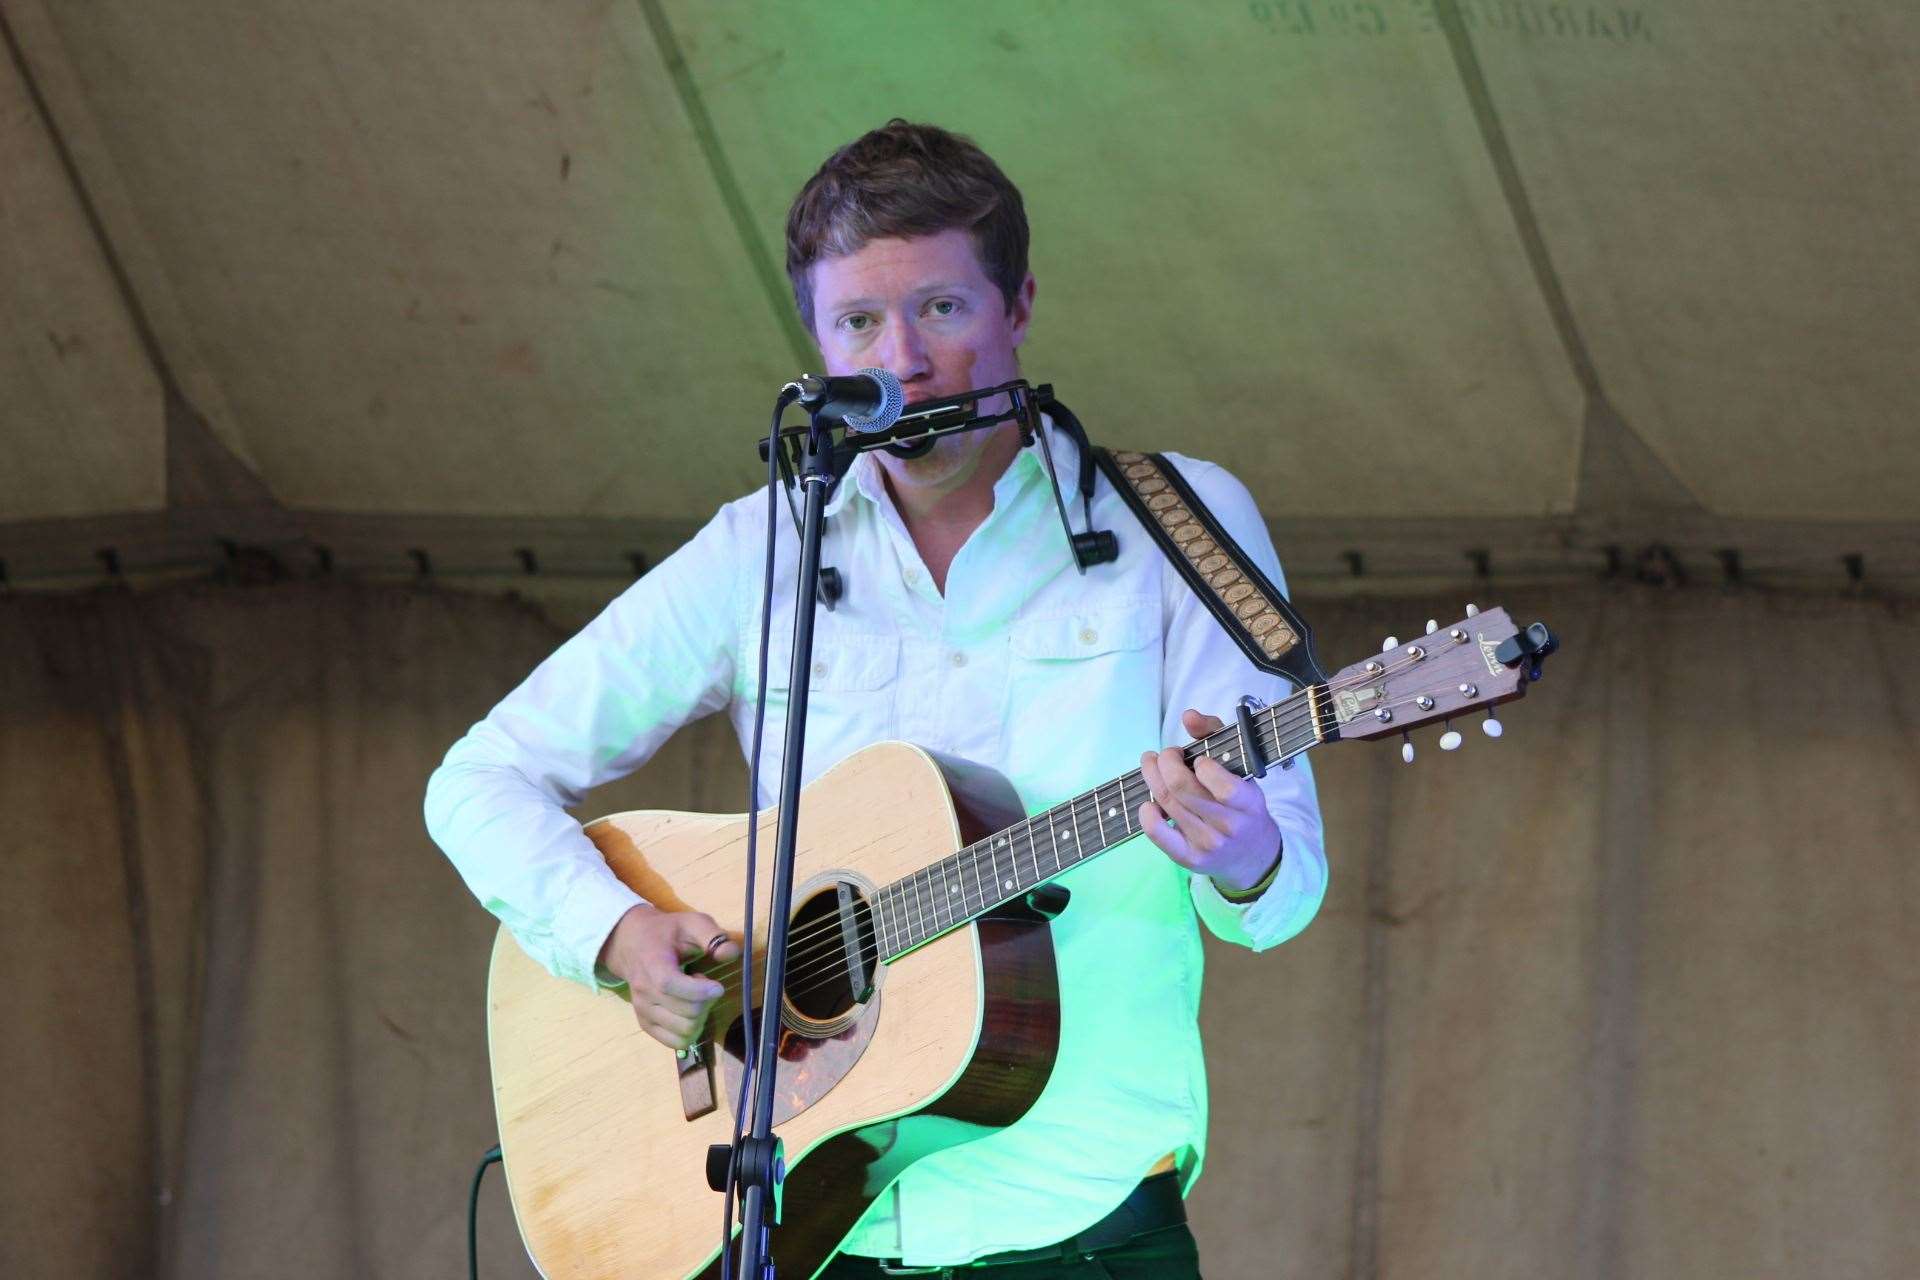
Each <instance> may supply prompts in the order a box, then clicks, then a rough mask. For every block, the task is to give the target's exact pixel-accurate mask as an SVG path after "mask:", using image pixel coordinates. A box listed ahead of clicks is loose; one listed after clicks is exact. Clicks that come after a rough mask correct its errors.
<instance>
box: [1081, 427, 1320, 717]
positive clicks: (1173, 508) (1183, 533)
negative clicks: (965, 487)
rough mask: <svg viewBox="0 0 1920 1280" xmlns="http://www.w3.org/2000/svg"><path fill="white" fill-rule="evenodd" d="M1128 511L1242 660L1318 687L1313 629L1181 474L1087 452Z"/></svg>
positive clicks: (1145, 458) (1162, 465)
mask: <svg viewBox="0 0 1920 1280" xmlns="http://www.w3.org/2000/svg"><path fill="white" fill-rule="evenodd" d="M1093 456H1094V461H1095V464H1096V465H1097V466H1098V467H1099V468H1100V470H1101V471H1102V472H1103V473H1104V474H1105V475H1106V477H1107V479H1108V480H1109V481H1110V482H1111V483H1112V484H1113V487H1114V489H1115V490H1117V491H1118V492H1119V494H1120V496H1121V497H1122V498H1124V499H1126V502H1127V505H1128V506H1129V507H1131V508H1132V509H1133V513H1134V515H1136V516H1138V517H1139V518H1140V523H1141V524H1143V525H1145V526H1146V528H1147V532H1148V533H1150V534H1152V535H1153V540H1154V542H1155V543H1157V544H1158V545H1159V547H1160V550H1161V551H1163V552H1165V553H1166V557H1167V559H1168V560H1170V561H1171V562H1172V563H1173V567H1174V568H1176V569H1178V570H1179V571H1180V576H1181V577H1183V578H1185V579H1186V580H1187V585H1188V586H1190V587H1192V588H1193V591H1194V594H1195V595H1197V596H1199V597H1200V600H1201V602H1202V603H1203V604H1205V605H1206V606H1207V608H1208V609H1209V610H1210V611H1211V612H1212V613H1213V616H1214V618H1215V619H1217V620H1218V621H1219V623H1220V625H1221V627H1222V628H1223V629H1225V631H1226V633H1227V634H1228V635H1229V636H1232V637H1233V641H1234V643H1235V644H1237V645H1239V646H1240V650H1241V652H1243V653H1245V654H1246V655H1247V659H1248V660H1249V661H1250V662H1252V663H1253V665H1254V666H1256V667H1258V668H1260V670H1262V671H1266V672H1269V673H1271V674H1273V675H1277V676H1284V677H1286V678H1287V679H1288V680H1290V681H1292V682H1293V683H1294V685H1295V686H1296V687H1302V688H1304V687H1305V686H1307V685H1309V684H1324V683H1325V682H1326V679H1327V675H1326V672H1325V671H1323V670H1322V669H1321V667H1320V663H1319V660H1318V659H1317V658H1315V657H1314V654H1313V630H1312V628H1310V627H1309V626H1308V625H1307V622H1306V619H1304V618H1302V617H1301V616H1300V614H1299V612H1298V611H1297V610H1295V609H1294V607H1293V605H1292V604H1291V603H1290V602H1289V601H1288V600H1287V598H1286V597H1285V596H1284V595H1282V594H1280V592H1279V590H1278V589H1277V588H1275V587H1274V585H1273V583H1272V582H1271V581H1269V580H1268V578H1267V575H1266V574H1264V573H1262V572H1261V571H1260V567H1259V566H1258V565H1256V564H1254V563H1253V562H1252V561H1251V560H1249V559H1248V558H1247V554H1246V552H1244V551H1242V550H1241V549H1240V544H1239V543H1237V542H1235V541H1234V540H1233V536H1232V535H1231V534H1229V533H1228V532H1227V531H1226V530H1225V529H1223V528H1221V527H1220V522H1219V521H1218V520H1216V519H1215V518H1214V516H1213V513H1212V512H1211V511H1209V510H1207V506H1206V504H1205V503H1204V502H1202V501H1200V497H1199V495H1198V494H1196V493H1194V491H1193V490H1192V489H1191V488H1190V487H1189V486H1188V485H1187V482H1186V480H1185V479H1184V478H1183V477H1182V476H1181V474H1180V472H1179V471H1178V470H1177V469H1176V468H1175V467H1174V465H1173V464H1172V463H1171V462H1169V461H1167V459H1166V458H1165V457H1163V456H1161V455H1160V454H1157V453H1131V452H1120V453H1115V452H1111V451H1109V450H1106V449H1095V450H1093Z"/></svg>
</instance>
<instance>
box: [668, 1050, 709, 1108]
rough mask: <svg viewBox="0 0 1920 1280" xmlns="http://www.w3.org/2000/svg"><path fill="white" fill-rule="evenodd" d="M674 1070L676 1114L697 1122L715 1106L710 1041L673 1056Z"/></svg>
mask: <svg viewBox="0 0 1920 1280" xmlns="http://www.w3.org/2000/svg"><path fill="white" fill-rule="evenodd" d="M673 1065H674V1070H675V1071H677V1072H678V1073H679V1076H680V1110H681V1111H682V1112H683V1113H684V1114H685V1115H686V1118H687V1119H689V1120H698V1119H699V1118H700V1117H701V1116H703V1115H706V1114H707V1113H708V1112H709V1111H712V1110H713V1109H714V1107H715V1106H717V1105H718V1103H717V1102H716V1101H715V1098H714V1092H713V1041H711V1040H700V1041H696V1042H695V1043H694V1044H692V1045H690V1046H688V1047H687V1048H685V1049H682V1050H680V1051H679V1052H678V1053H676V1054H674V1056H673Z"/></svg>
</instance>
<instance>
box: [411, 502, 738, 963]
mask: <svg viewBox="0 0 1920 1280" xmlns="http://www.w3.org/2000/svg"><path fill="white" fill-rule="evenodd" d="M748 510H749V508H748V504H747V503H746V502H744V501H743V502H740V503H734V504H731V505H729V506H728V507H725V508H722V510H721V511H720V513H719V514H718V515H716V516H715V517H714V519H713V520H712V521H711V522H709V523H708V524H707V526H706V527H705V528H704V529H702V530H701V531H700V533H699V534H697V535H696V536H695V537H694V538H693V539H692V540H691V541H689V542H688V543H687V544H686V545H684V546H683V547H681V548H680V549H679V550H678V551H676V552H674V554H673V555H671V556H669V557H668V558H667V559H666V560H664V561H662V562H661V563H660V564H659V565H658V566H657V567H656V568H654V569H653V570H652V571H651V572H650V573H648V574H647V575H646V576H644V577H642V578H641V579H640V580H639V581H638V582H636V583H634V584H633V585H632V586H631V587H629V588H628V589H627V590H626V591H625V592H623V593H622V594H621V595H620V596H619V598H618V599H616V600H615V601H614V602H613V603H612V604H610V605H609V606H607V608H606V609H605V610H604V611H603V612H602V613H601V614H600V615H599V616H598V617H597V618H595V619H594V620H593V621H592V622H590V623H589V624H587V626H586V627H584V628H582V629H581V631H580V632H579V634H577V635H575V636H574V637H573V638H572V639H570V640H568V641H567V642H566V643H565V644H563V645H561V646H560V648H559V649H557V650H556V651H555V652H554V653H553V655H552V656H551V657H549V658H548V659H547V660H546V661H545V662H543V663H541V664H540V666H539V667H537V668H536V669H535V670H534V672H533V674H531V675H530V676H528V677H527V679H526V680H525V681H524V682H523V683H522V684H521V685H520V687H519V688H517V689H515V690H514V691H513V692H512V693H509V694H508V695H507V696H506V697H505V698H503V699H501V701H500V702H499V704H498V705H496V706H495V707H494V708H493V710H492V711H490V712H488V713H487V716H486V718H485V719H484V720H481V721H480V722H479V723H478V724H476V725H474V726H473V728H472V729H470V730H469V731H468V732H467V734H466V736H465V737H463V738H461V739H460V740H459V741H458V742H456V743H454V745H453V748H452V749H451V750H450V751H448V752H447V756H446V759H445V760H444V761H443V762H442V763H441V765H440V767H439V768H438V769H436V770H435V771H434V773H433V776H432V777H431V778H430V779H429V780H428V783H427V793H426V804H425V811H426V823H427V830H428V833H429V834H430V835H432V837H433V839H434V841H435V842H436V843H437V844H439V846H440V847H441V849H442V850H444V851H445V852H446V855H447V857H448V858H449V859H451V860H452V862H453V865H454V867H455V868H456V869H457V870H458V871H459V873H460V876H461V878H462V879H464V880H465V881H466V883H467V887H468V888H469V889H471V890H472V891H473V894H474V896H475V897H477V898H478V899H479V900H480V902H481V903H482V905H484V906H485V907H486V908H487V910H489V911H491V912H493V914H494V915H496V916H498V917H499V918H500V920H501V921H502V922H503V923H504V924H506V925H507V927H508V928H510V929H511V930H512V931H513V934H514V937H515V938H516V939H518V941H519V943H520V945H521V946H522V947H523V948H525V950H526V952H527V954H528V955H530V956H532V957H533V958H534V959H535V960H537V961H539V962H540V963H541V964H543V965H545V966H546V967H547V968H548V969H549V970H550V971H552V972H553V973H555V974H557V975H558V976H560V977H563V978H570V979H573V980H574V981H577V982H582V983H586V984H589V985H592V984H594V983H595V982H596V974H595V965H596V960H597V958H598V956H599V953H600V948H601V946H602V944H603V943H604V942H605V940H606V937H607V934H608V933H609V932H611V930H612V928H613V926H614V924H615V922H616V921H618V920H619V918H620V917H621V916H622V915H623V914H625V913H626V911H627V910H628V909H629V908H631V907H632V906H634V905H635V904H636V903H639V902H640V901H641V899H640V897H639V896H638V895H637V894H635V893H634V892H633V891H632V890H631V889H629V888H627V887H626V885H624V884H622V883H621V882H620V880H619V879H618V878H617V877H616V876H615V875H614V874H613V872H612V871H611V870H609V869H608V867H607V864H606V862H605V861H604V860H603V859H602V858H601V856H600V854H599V851H598V850H597V849H595V848H594V845H593V843H592V841H590V840H588V839H587V837H586V836H585V835H584V834H582V832H581V830H580V824H579V823H578V822H577V821H575V820H574V818H573V817H572V816H571V815H570V814H568V813H567V812H566V807H567V806H569V805H574V804H578V803H579V802H580V800H581V799H582V797H583V796H584V795H585V794H586V792H587V791H588V790H590V789H591V788H593V787H596V786H598V785H600V784H601V783H604V782H608V781H611V780H612V779H615V778H618V777H622V776H624V775H625V774H628V773H630V772H632V771H633V770H634V769H636V768H638V767H639V766H640V765H641V764H643V763H645V762H646V760H647V759H648V757H650V756H651V755H652V754H653V753H654V751H656V750H657V749H658V748H659V747H660V745H661V743H663V742H665V741H666V740H667V738H668V737H669V736H671V735H672V733H673V732H674V731H675V730H676V729H678V728H680V726H682V725H684V724H687V723H688V722H690V721H692V720H696V719H698V718H699V717H701V716H703V715H706V714H707V713H709V712H712V711H715V710H718V709H719V708H720V707H722V706H724V705H726V703H727V700H728V698H729V696H730V693H731V690H732V687H733V679H734V662H735V657H736V651H737V648H738V635H739V627H738V620H737V612H736V603H737V595H736V588H737V582H738V578H739V565H740V564H741V562H742V560H743V558H744V557H746V556H747V555H749V554H752V555H753V556H754V562H755V563H758V553H759V550H760V548H759V547H758V546H757V545H754V546H752V547H749V546H747V545H746V544H748V543H749V542H753V541H754V537H753V529H754V528H755V527H756V525H755V522H754V521H753V520H752V518H751V516H750V515H749V514H748ZM757 527H759V529H760V533H761V535H762V536H764V526H757Z"/></svg>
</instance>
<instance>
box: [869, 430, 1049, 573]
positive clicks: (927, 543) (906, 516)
mask: <svg viewBox="0 0 1920 1280" xmlns="http://www.w3.org/2000/svg"><path fill="white" fill-rule="evenodd" d="M1019 453H1020V432H1019V429H1018V428H1017V427H1016V426H1015V425H1014V424H1012V423H1006V424H1004V425H1002V426H1000V427H998V428H996V429H995V430H994V432H993V438H992V439H990V440H988V441H987V442H986V444H985V445H984V446H982V448H981V450H980V453H979V454H978V456H977V458H976V461H975V465H974V466H973V468H972V470H971V471H970V472H969V473H968V474H967V475H966V476H964V477H963V478H962V479H960V480H959V482H958V483H956V484H954V485H953V486H952V487H951V488H923V487H920V486H918V485H910V484H897V483H895V482H894V478H893V476H892V474H891V473H890V472H888V471H886V470H885V469H884V468H882V472H881V474H882V475H883V476H884V477H885V478H886V484H887V492H888V494H889V495H891V497H892V498H893V504H894V507H895V509H897V510H898V511H899V512H900V519H901V522H902V523H904V524H905V525H906V526H907V533H908V535H909V536H910V537H912V539H913V544H914V546H915V547H916V548H917V549H918V550H919V552H920V558H921V559H922V560H923V561H925V562H926V565H927V571H928V572H929V573H931V574H932V575H933V581H934V585H935V586H936V587H938V588H939V589H940V590H941V591H942V592H944V591H945V590H946V581H947V568H948V566H950V565H951V564H952V563H953V558H954V556H956V555H957V554H959V551H960V548H961V546H963V545H964V544H965V543H966V540H967V539H968V538H969V537H971V536H973V531H974V530H975V529H978V528H979V527H980V526H981V525H982V524H983V523H985V521H986V518H987V517H988V516H990V515H992V514H993V489H994V486H995V485H996V484H997V483H999V480H1000V477H1001V476H1002V475H1005V474H1006V470H1007V468H1008V467H1009V466H1011V465H1012V464H1013V460H1014V458H1015V457H1017V456H1018V455H1019Z"/></svg>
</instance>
